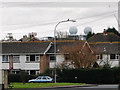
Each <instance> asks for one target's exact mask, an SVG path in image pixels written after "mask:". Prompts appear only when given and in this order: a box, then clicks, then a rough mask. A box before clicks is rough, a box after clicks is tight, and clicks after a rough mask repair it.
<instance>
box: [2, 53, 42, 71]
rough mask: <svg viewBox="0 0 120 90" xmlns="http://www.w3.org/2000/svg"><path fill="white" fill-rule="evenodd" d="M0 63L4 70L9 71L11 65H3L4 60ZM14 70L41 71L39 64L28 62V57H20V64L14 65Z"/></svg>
mask: <svg viewBox="0 0 120 90" xmlns="http://www.w3.org/2000/svg"><path fill="white" fill-rule="evenodd" d="M0 63H1V64H2V65H0V66H2V69H9V63H2V58H1V59H0ZM13 69H21V70H40V66H39V62H27V63H26V56H25V55H21V56H20V63H13Z"/></svg>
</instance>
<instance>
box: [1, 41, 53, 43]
mask: <svg viewBox="0 0 120 90" xmlns="http://www.w3.org/2000/svg"><path fill="white" fill-rule="evenodd" d="M35 42H36V43H43V42H51V41H16V42H0V43H35Z"/></svg>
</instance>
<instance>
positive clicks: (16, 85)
mask: <svg viewBox="0 0 120 90" xmlns="http://www.w3.org/2000/svg"><path fill="white" fill-rule="evenodd" d="M12 85H13V88H44V87H55V86H69V85H85V83H56V84H55V83H25V84H23V83H12Z"/></svg>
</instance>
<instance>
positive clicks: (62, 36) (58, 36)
mask: <svg viewBox="0 0 120 90" xmlns="http://www.w3.org/2000/svg"><path fill="white" fill-rule="evenodd" d="M57 38H68V32H62V31H58V32H57Z"/></svg>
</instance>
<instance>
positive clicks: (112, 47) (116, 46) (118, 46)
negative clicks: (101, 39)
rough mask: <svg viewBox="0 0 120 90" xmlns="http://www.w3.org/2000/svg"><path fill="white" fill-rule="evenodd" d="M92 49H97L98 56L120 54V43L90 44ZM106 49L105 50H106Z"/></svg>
mask: <svg viewBox="0 0 120 90" xmlns="http://www.w3.org/2000/svg"><path fill="white" fill-rule="evenodd" d="M89 45H90V46H91V48H95V49H93V50H96V53H97V54H120V42H119V43H118V42H115V43H96V44H94V43H89ZM104 49H105V50H104Z"/></svg>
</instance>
